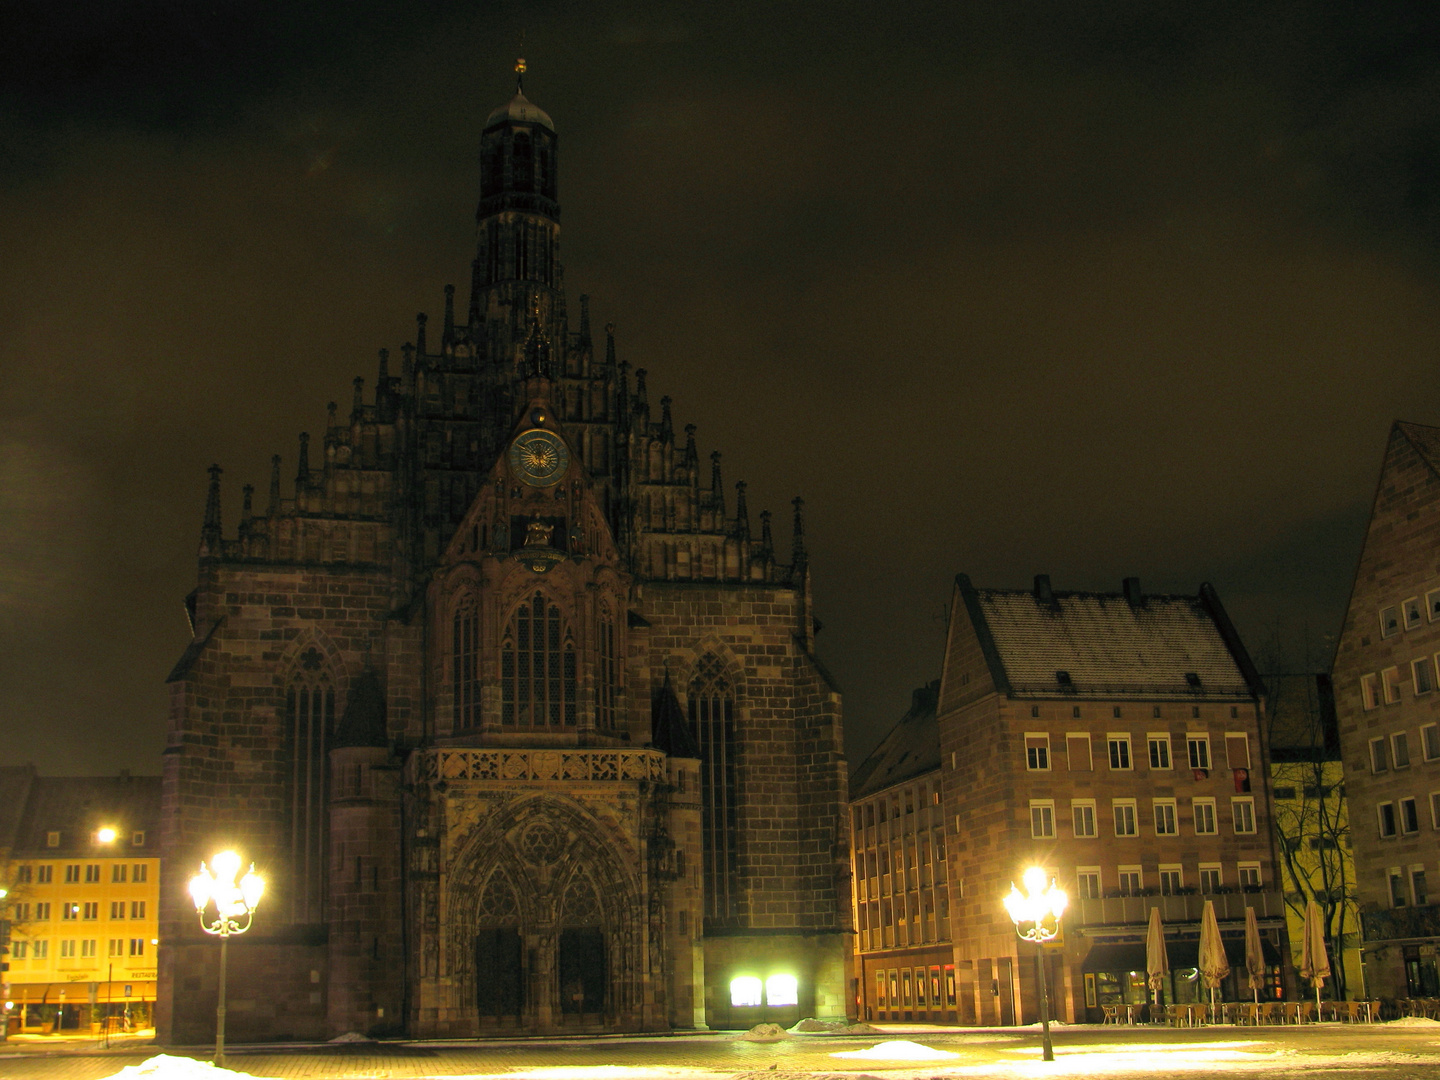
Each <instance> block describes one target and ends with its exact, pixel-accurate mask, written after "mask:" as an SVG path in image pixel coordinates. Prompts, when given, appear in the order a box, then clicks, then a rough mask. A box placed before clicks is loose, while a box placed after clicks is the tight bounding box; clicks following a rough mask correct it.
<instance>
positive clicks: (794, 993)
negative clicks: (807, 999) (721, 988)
mask: <svg viewBox="0 0 1440 1080" xmlns="http://www.w3.org/2000/svg"><path fill="white" fill-rule="evenodd" d="M730 985H731V994H732V995H733V994H734V985H735V984H734V983H731V984H730ZM765 1003H766V1004H767V1005H799V1004H800V983H799V982H798V980H796V978H795V976H794V975H771V976H770V977H769V978H768V979H766V980H765Z"/></svg>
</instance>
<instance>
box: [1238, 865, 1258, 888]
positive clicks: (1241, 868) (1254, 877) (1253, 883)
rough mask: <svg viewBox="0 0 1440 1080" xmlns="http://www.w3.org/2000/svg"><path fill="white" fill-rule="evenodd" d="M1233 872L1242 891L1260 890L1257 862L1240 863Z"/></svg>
mask: <svg viewBox="0 0 1440 1080" xmlns="http://www.w3.org/2000/svg"><path fill="white" fill-rule="evenodd" d="M1235 870H1236V874H1237V875H1238V877H1239V881H1240V887H1241V888H1242V889H1258V888H1260V864H1259V863H1258V862H1242V863H1240V864H1239V865H1237V866H1236V868H1235Z"/></svg>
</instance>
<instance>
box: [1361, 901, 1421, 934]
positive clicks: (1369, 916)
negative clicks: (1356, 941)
mask: <svg viewBox="0 0 1440 1080" xmlns="http://www.w3.org/2000/svg"><path fill="white" fill-rule="evenodd" d="M1360 926H1361V928H1362V930H1363V932H1364V936H1365V940H1366V941H1399V940H1402V939H1405V938H1436V937H1440V904H1423V905H1421V906H1419V907H1402V908H1390V909H1389V910H1386V911H1362V912H1361V913H1360Z"/></svg>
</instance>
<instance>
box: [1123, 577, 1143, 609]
mask: <svg viewBox="0 0 1440 1080" xmlns="http://www.w3.org/2000/svg"><path fill="white" fill-rule="evenodd" d="M1120 588H1121V590H1122V591H1124V593H1125V602H1126V603H1127V604H1129V605H1130V606H1131V607H1139V606H1140V603H1141V601H1142V600H1143V599H1144V597H1142V596H1141V595H1140V579H1139V578H1138V577H1127V578H1126V579H1125V580H1124V581H1123V582H1121V583H1120Z"/></svg>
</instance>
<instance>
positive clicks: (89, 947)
mask: <svg viewBox="0 0 1440 1080" xmlns="http://www.w3.org/2000/svg"><path fill="white" fill-rule="evenodd" d="M80 956H81V957H82V958H86V959H94V957H95V939H94V938H86V939H85V940H84V941H82V942H80Z"/></svg>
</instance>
